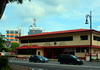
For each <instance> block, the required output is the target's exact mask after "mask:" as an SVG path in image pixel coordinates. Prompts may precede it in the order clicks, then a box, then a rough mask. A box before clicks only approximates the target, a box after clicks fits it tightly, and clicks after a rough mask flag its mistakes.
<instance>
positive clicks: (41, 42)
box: [16, 29, 100, 59]
mask: <svg viewBox="0 0 100 70" xmlns="http://www.w3.org/2000/svg"><path fill="white" fill-rule="evenodd" d="M91 31H92V47H91V53H100V32H99V31H96V30H91ZM16 38H18V39H19V47H17V48H16V50H17V55H18V57H29V56H30V55H42V56H45V57H47V58H50V59H57V58H58V56H59V54H73V55H75V56H77V57H79V58H83V59H84V58H85V54H86V53H90V29H74V30H66V31H56V32H46V33H39V34H32V35H26V36H20V37H16Z"/></svg>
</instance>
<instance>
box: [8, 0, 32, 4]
mask: <svg viewBox="0 0 100 70" xmlns="http://www.w3.org/2000/svg"><path fill="white" fill-rule="evenodd" d="M8 1H9V2H17V3H20V4H22V3H23V0H8ZM29 1H31V0H29Z"/></svg>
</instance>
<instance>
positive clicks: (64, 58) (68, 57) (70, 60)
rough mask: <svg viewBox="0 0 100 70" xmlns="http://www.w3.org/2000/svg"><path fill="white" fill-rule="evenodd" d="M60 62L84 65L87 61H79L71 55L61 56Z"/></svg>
mask: <svg viewBox="0 0 100 70" xmlns="http://www.w3.org/2000/svg"><path fill="white" fill-rule="evenodd" d="M58 62H60V64H63V63H66V64H68V63H71V64H75V65H76V64H79V65H81V64H83V63H84V62H85V61H84V60H83V59H79V58H78V57H76V56H74V55H70V54H60V55H59V57H58Z"/></svg>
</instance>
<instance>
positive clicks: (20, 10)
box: [0, 0, 100, 35]
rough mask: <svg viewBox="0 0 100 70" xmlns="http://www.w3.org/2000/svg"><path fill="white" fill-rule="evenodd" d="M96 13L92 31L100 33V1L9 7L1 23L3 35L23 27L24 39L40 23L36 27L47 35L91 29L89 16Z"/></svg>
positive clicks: (54, 0)
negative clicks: (49, 33) (31, 28)
mask: <svg viewBox="0 0 100 70" xmlns="http://www.w3.org/2000/svg"><path fill="white" fill-rule="evenodd" d="M90 11H92V14H91V16H92V17H91V18H92V29H95V30H98V31H100V0H31V1H28V0H24V1H23V4H17V3H16V2H14V3H8V4H7V5H6V8H5V11H4V14H3V16H2V18H1V19H0V32H1V33H2V34H4V35H5V34H6V29H9V28H11V29H12V28H17V27H19V26H21V27H22V28H23V29H24V35H27V34H28V31H29V27H30V25H33V23H34V19H36V26H37V27H42V28H43V30H44V31H64V30H72V29H81V28H82V29H90V17H88V21H89V24H85V21H86V15H87V14H88V15H90Z"/></svg>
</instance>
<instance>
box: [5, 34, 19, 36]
mask: <svg viewBox="0 0 100 70" xmlns="http://www.w3.org/2000/svg"><path fill="white" fill-rule="evenodd" d="M6 35H16V36H18V34H6Z"/></svg>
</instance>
